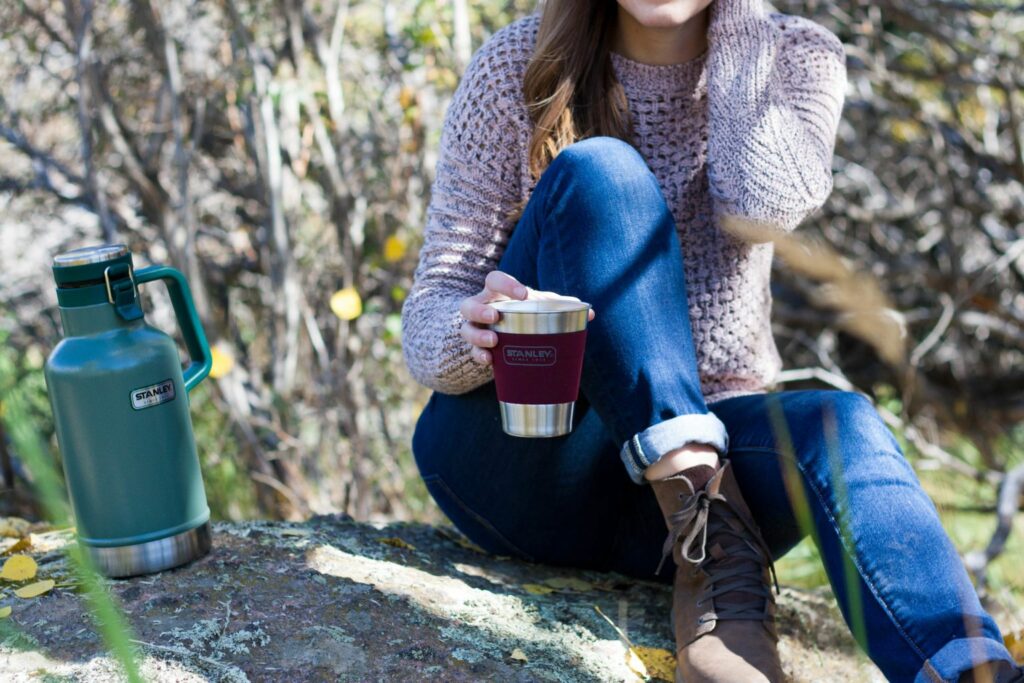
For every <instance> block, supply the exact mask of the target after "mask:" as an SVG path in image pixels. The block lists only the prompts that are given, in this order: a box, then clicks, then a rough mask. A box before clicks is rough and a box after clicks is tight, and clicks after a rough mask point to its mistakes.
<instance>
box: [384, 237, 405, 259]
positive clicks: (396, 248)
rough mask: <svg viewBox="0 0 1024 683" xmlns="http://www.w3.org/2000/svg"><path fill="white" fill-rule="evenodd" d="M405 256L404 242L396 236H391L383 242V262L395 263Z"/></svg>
mask: <svg viewBox="0 0 1024 683" xmlns="http://www.w3.org/2000/svg"><path fill="white" fill-rule="evenodd" d="M404 256H405V240H403V239H402V238H401V237H398V236H397V235H392V236H391V237H389V238H387V239H386V240H385V241H384V260H385V261H387V262H388V263H397V262H398V261H401V260H402V257H404Z"/></svg>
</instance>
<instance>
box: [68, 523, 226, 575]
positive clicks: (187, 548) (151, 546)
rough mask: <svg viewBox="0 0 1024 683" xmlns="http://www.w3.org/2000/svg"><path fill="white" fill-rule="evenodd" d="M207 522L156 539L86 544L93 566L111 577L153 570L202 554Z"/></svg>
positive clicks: (207, 542)
mask: <svg viewBox="0 0 1024 683" xmlns="http://www.w3.org/2000/svg"><path fill="white" fill-rule="evenodd" d="M212 544H213V541H212V539H211V537H210V523H209V522H205V523H203V524H202V525H201V526H197V527H196V528H195V529H189V530H188V531H183V532H181V533H180V534H175V535H173V536H168V537H167V538H161V539H158V540H156V541H148V542H146V543H137V544H135V545H122V546H117V547H115V548H97V547H95V546H90V545H86V546H85V547H86V549H87V550H88V551H89V554H90V555H91V556H92V559H93V561H94V562H96V567H97V568H98V569H99V570H100V572H102V573H103V574H105V575H106V576H109V577H111V578H123V577H126V576H138V575H139V574H152V573H153V572H159V571H163V570H165V569H171V568H172V567H177V566H180V565H183V564H185V563H186V562H190V561H192V560H195V559H197V558H200V557H202V556H203V555H205V554H206V553H208V552H209V551H210V547H211V546H212Z"/></svg>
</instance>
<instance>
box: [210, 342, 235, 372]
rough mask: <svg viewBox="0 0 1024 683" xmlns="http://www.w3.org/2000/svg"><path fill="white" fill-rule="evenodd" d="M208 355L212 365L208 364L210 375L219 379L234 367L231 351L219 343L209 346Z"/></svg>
mask: <svg viewBox="0 0 1024 683" xmlns="http://www.w3.org/2000/svg"><path fill="white" fill-rule="evenodd" d="M210 356H211V357H212V358H213V365H211V366H210V377H212V378H214V379H220V378H221V377H223V376H224V375H226V374H228V373H229V372H231V370H232V369H233V368H234V367H235V357H234V356H233V355H231V352H230V351H229V350H228V349H227V348H224V347H222V346H221V345H220V344H214V345H213V346H212V347H210Z"/></svg>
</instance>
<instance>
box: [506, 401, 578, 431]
mask: <svg viewBox="0 0 1024 683" xmlns="http://www.w3.org/2000/svg"><path fill="white" fill-rule="evenodd" d="M498 404H499V405H500V406H501V428H502V429H503V430H504V431H505V433H506V434H510V435H511V436H523V437H528V438H549V437H553V436H564V435H566V434H568V433H570V432H571V431H572V416H573V411H574V409H575V407H576V404H575V403H574V402H571V403H542V404H536V405H532V404H526V403H505V402H504V401H498Z"/></svg>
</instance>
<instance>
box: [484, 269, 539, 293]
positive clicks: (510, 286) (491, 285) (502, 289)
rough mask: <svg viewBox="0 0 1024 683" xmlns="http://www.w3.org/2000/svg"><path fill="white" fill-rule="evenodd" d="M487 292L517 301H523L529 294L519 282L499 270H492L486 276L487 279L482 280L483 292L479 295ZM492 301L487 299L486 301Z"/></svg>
mask: <svg viewBox="0 0 1024 683" xmlns="http://www.w3.org/2000/svg"><path fill="white" fill-rule="evenodd" d="M488 292H490V293H491V294H496V295H502V296H507V297H508V298H509V299H519V300H522V299H525V298H526V296H527V294H529V290H528V289H527V288H526V287H525V286H523V284H522V283H521V282H519V280H517V279H515V278H514V277H512V276H511V275H509V274H508V273H503V272H501V271H500V270H492V271H491V272H490V273H488V274H487V278H486V279H485V280H484V291H483V292H481V294H487V293H488ZM493 300H494V299H488V301H493Z"/></svg>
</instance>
